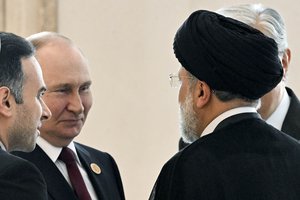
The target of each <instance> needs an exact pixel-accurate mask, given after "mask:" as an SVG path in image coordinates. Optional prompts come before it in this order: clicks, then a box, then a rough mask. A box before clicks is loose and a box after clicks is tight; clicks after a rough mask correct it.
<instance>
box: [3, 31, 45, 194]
mask: <svg viewBox="0 0 300 200" xmlns="http://www.w3.org/2000/svg"><path fill="white" fill-rule="evenodd" d="M0 41H1V50H0V100H1V101H0V146H1V148H0V199H2V200H6V199H9V200H19V199H23V200H32V199H37V200H39V199H40V200H46V199H47V191H46V184H45V181H44V179H43V177H42V174H41V173H40V172H39V170H38V169H37V168H36V167H35V166H34V165H33V164H31V163H30V162H28V161H25V160H23V159H21V158H18V157H16V156H13V155H10V154H9V153H8V152H11V151H14V150H19V151H25V152H29V151H32V150H33V149H34V147H35V144H36V138H37V136H38V135H39V130H38V129H39V128H40V126H41V122H42V121H43V120H47V119H48V118H49V117H51V113H50V111H49V109H48V107H47V106H46V104H45V103H44V101H43V100H42V98H41V97H42V95H43V94H44V92H45V90H46V86H45V83H44V80H43V77H42V70H41V68H40V65H39V63H38V62H37V60H36V59H35V57H34V56H33V53H34V48H33V47H32V45H31V44H30V43H29V42H28V41H26V40H25V39H24V38H21V37H19V36H17V35H14V34H12V33H5V32H0Z"/></svg>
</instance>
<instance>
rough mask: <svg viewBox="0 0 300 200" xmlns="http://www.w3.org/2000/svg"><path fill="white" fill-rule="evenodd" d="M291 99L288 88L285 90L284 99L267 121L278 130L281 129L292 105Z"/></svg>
mask: <svg viewBox="0 0 300 200" xmlns="http://www.w3.org/2000/svg"><path fill="white" fill-rule="evenodd" d="M290 103H291V100H290V98H289V95H288V93H287V91H286V90H284V93H283V97H282V100H281V101H280V103H279V105H278V106H277V108H276V109H275V111H274V112H273V113H272V114H271V115H270V117H269V118H268V119H267V120H266V122H267V123H268V124H270V125H272V126H274V127H275V128H277V129H278V130H281V128H282V124H283V121H284V119H285V116H286V114H287V112H288V109H289V107H290Z"/></svg>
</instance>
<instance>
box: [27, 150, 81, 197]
mask: <svg viewBox="0 0 300 200" xmlns="http://www.w3.org/2000/svg"><path fill="white" fill-rule="evenodd" d="M27 155H29V157H26V159H28V160H29V161H32V162H33V163H35V165H36V166H37V167H38V168H39V169H40V171H41V172H42V174H43V175H44V177H45V180H46V183H47V189H48V194H49V196H50V197H51V198H53V199H77V198H76V196H75V195H74V193H73V191H72V189H71V187H70V186H69V184H68V182H67V181H66V180H65V178H64V176H63V175H62V174H61V172H60V171H59V170H58V168H57V167H56V165H55V164H54V163H53V162H52V160H51V159H50V158H49V157H48V156H47V154H46V153H45V152H44V151H43V150H42V149H41V148H40V147H39V146H38V145H37V146H36V148H35V150H34V151H33V152H32V153H31V154H27ZM51 198H50V199H51Z"/></svg>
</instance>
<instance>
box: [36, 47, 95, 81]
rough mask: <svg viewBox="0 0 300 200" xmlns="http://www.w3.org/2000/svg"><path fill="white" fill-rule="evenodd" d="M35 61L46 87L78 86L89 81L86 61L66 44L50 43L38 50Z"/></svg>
mask: <svg viewBox="0 0 300 200" xmlns="http://www.w3.org/2000/svg"><path fill="white" fill-rule="evenodd" d="M36 55H37V59H38V61H39V63H40V65H41V67H42V70H43V73H44V80H45V82H46V84H47V86H48V87H51V85H56V84H62V83H63V84H70V85H80V84H82V83H84V82H87V81H90V73H89V67H88V61H87V59H86V58H85V57H84V56H83V55H82V53H81V52H80V50H79V49H78V48H76V47H74V46H70V45H69V44H67V43H50V44H48V45H46V46H43V47H41V48H39V49H38V50H37V52H36Z"/></svg>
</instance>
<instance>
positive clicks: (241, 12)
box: [179, 4, 300, 149]
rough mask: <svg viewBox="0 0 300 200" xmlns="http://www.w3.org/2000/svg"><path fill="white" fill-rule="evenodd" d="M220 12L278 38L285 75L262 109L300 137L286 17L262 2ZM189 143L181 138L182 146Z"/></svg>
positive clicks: (280, 126) (266, 116) (264, 114)
mask: <svg viewBox="0 0 300 200" xmlns="http://www.w3.org/2000/svg"><path fill="white" fill-rule="evenodd" d="M217 13H219V14H221V15H224V16H227V17H231V18H234V19H236V20H239V21H241V22H244V23H245V24H248V25H249V26H252V27H253V28H256V29H258V30H260V31H261V32H262V33H264V34H265V35H266V36H268V37H270V38H272V39H274V40H275V41H276V43H277V46H278V56H279V58H280V60H281V63H282V66H283V70H284V76H283V79H282V81H281V82H280V83H279V84H278V85H277V86H276V87H275V88H274V89H273V90H271V91H270V92H269V93H267V94H266V95H264V96H263V97H262V98H261V106H260V108H259V109H258V112H259V114H260V115H261V117H262V118H263V119H264V120H266V122H267V123H269V124H271V125H272V126H274V127H275V128H277V129H279V130H282V131H283V132H285V133H287V134H289V135H290V136H292V137H294V138H296V139H297V140H300V120H298V118H299V117H300V102H299V100H298V98H297V96H296V95H295V93H294V92H293V91H292V89H290V88H288V87H286V79H287V72H288V67H289V64H290V59H291V51H290V49H289V48H288V41H287V33H286V28H285V24H284V20H283V18H282V17H281V15H280V14H279V13H278V12H277V11H276V10H274V9H272V8H268V7H265V6H263V5H262V4H245V5H237V6H230V7H225V8H221V9H219V10H217ZM187 144H188V143H184V142H183V140H182V138H181V139H180V141H179V149H182V148H183V147H185V146H186V145H187Z"/></svg>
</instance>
